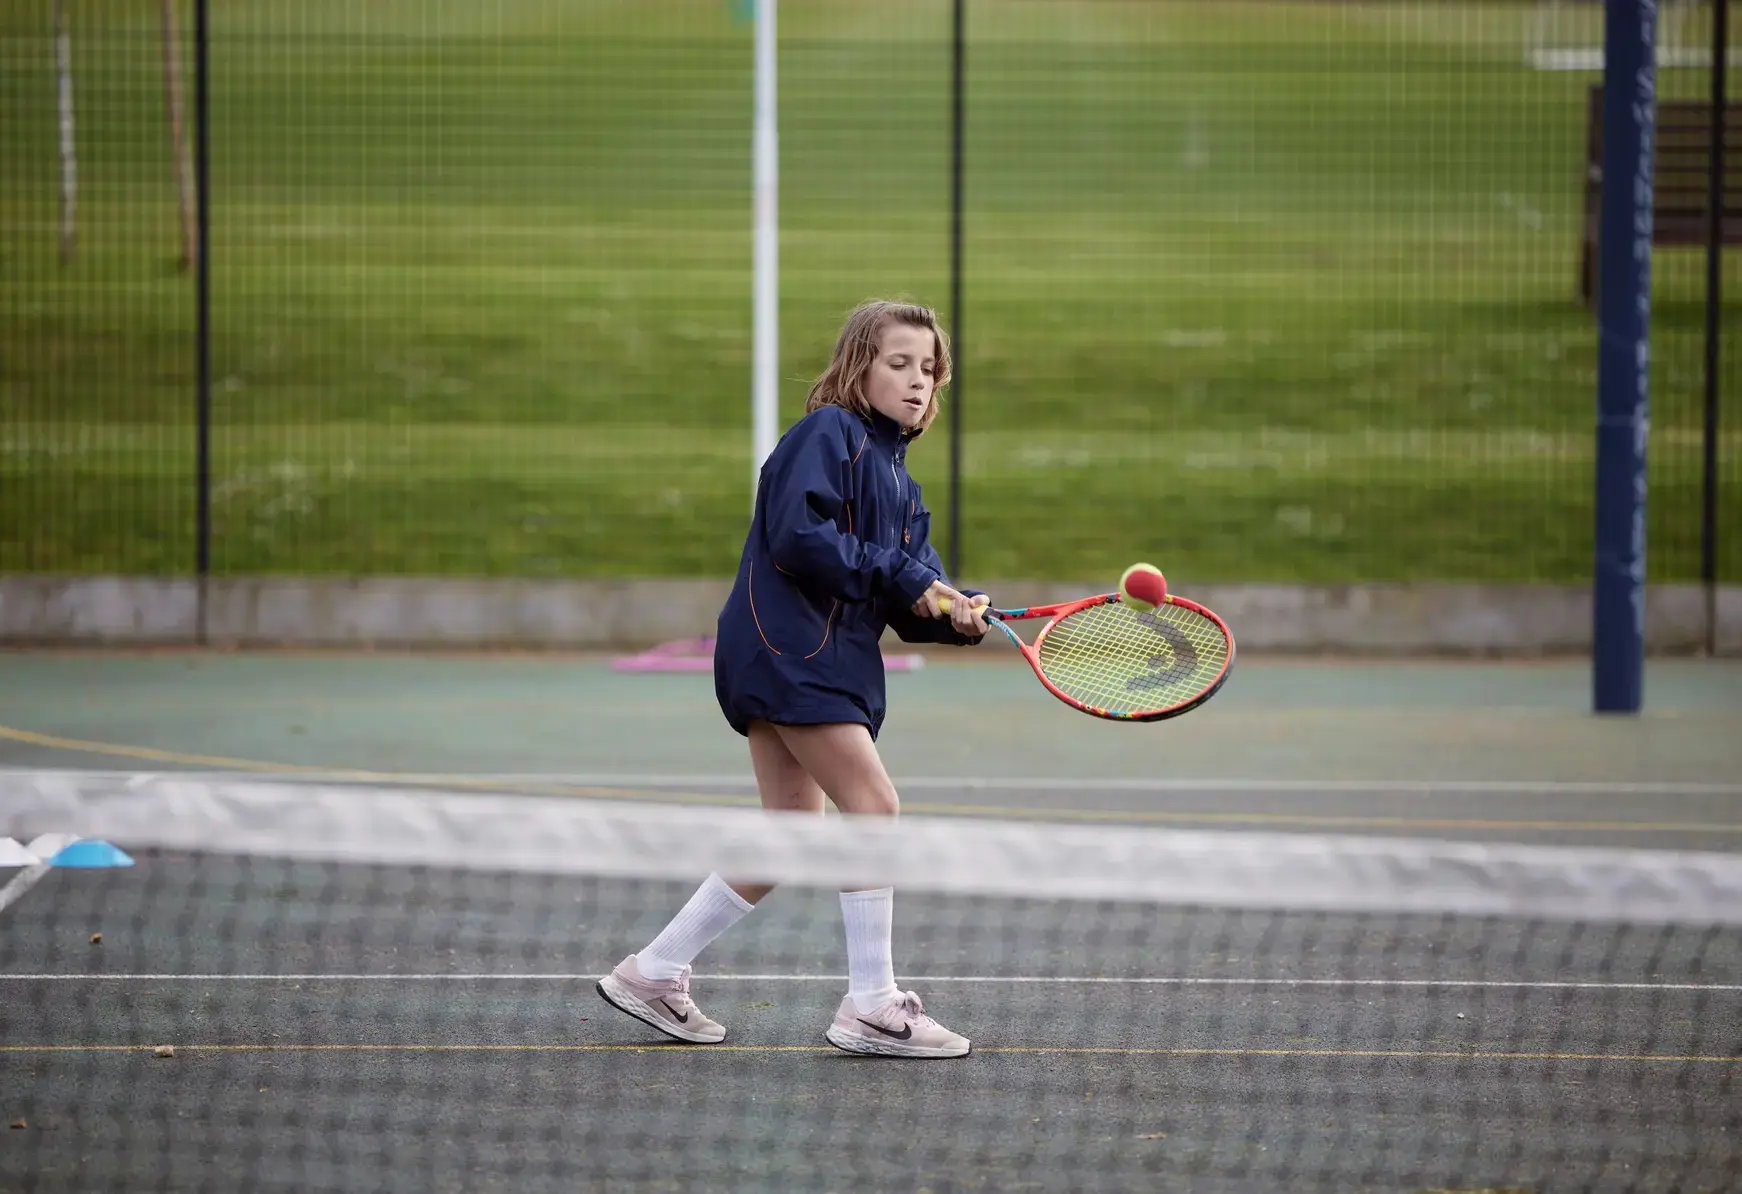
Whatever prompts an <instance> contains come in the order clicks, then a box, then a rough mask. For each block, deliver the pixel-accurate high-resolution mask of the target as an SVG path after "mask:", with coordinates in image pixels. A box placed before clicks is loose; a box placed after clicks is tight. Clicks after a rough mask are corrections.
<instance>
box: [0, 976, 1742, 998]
mask: <svg viewBox="0 0 1742 1194" xmlns="http://www.w3.org/2000/svg"><path fill="white" fill-rule="evenodd" d="M604 977H605V975H604V973H603V972H600V973H597V974H580V973H576V974H564V973H539V974H513V973H493V974H360V973H348V974H0V982H202V983H203V982H263V983H291V982H371V983H372V982H385V983H402V982H438V983H444V982H446V983H452V982H595V981H597V980H599V979H601V978H604ZM691 978H692V981H696V982H731V983H844V982H846V981H847V976H846V975H844V974H697V975H692V976H691ZM901 981H902V982H904V983H916V984H927V983H981V984H988V985H997V984H1000V983H1006V984H1010V985H1013V986H1045V985H1049V984H1053V985H1059V986H1110V987H1112V986H1133V987H1364V988H1377V987H1392V988H1398V989H1403V990H1428V989H1431V988H1447V989H1451V990H1531V991H1684V992H1685V991H1698V992H1704V993H1708V994H1742V983H1609V982H1579V981H1566V982H1560V981H1555V980H1540V981H1538V980H1523V979H1520V980H1509V979H1479V978H1478V979H1437V978H1192V977H1188V976H1184V975H1179V976H1165V975H1162V976H1138V977H1132V978H1119V977H1097V976H1085V975H999V974H924V975H918V976H915V977H912V978H904V979H902V980H901Z"/></svg>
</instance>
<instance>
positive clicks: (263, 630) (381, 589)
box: [0, 575, 1742, 656]
mask: <svg viewBox="0 0 1742 1194" xmlns="http://www.w3.org/2000/svg"><path fill="white" fill-rule="evenodd" d="M980 583H981V584H983V587H984V588H985V589H986V590H987V591H988V592H990V593H992V594H993V595H994V599H995V600H996V601H997V602H998V603H999V604H1000V605H1005V606H1018V605H1034V604H1040V603H1042V602H1046V601H1054V600H1061V599H1064V598H1069V597H1076V596H1081V595H1083V594H1085V593H1089V592H1093V591H1095V590H1094V586H1092V585H1088V584H1081V585H1079V584H1071V583H1065V582H1058V583H1052V582H1049V583H1044V584H1043V583H1035V582H1018V581H1011V582H1004V583H986V582H980ZM728 587H729V582H728V581H727V580H725V579H720V580H625V581H590V580H573V581H562V580H464V579H434V578H429V579H426V578H402V577H379V578H365V579H356V580H347V579H331V578H311V577H226V578H224V579H222V580H213V581H210V582H208V584H207V587H206V593H205V608H204V623H205V625H204V631H205V636H204V637H205V641H206V642H209V643H211V644H214V645H225V646H268V645H270V646H338V647H551V648H569V649H573V648H592V649H622V648H634V647H643V646H650V645H652V644H654V643H658V642H663V641H666V640H669V639H674V638H684V637H690V636H696V635H706V634H711V633H713V628H714V618H715V615H716V614H717V612H718V610H719V608H720V604H721V602H722V601H723V600H724V599H725V596H726V591H727V589H728ZM1175 589H1176V591H1177V592H1179V593H1181V594H1182V595H1184V596H1188V597H1191V598H1193V599H1195V600H1197V601H1199V602H1201V603H1202V604H1204V605H1207V606H1209V607H1210V608H1211V609H1213V610H1215V611H1216V612H1217V613H1218V614H1220V615H1222V617H1223V618H1224V619H1225V620H1226V621H1227V622H1228V624H1229V626H1230V627H1231V628H1232V629H1233V631H1234V636H1235V639H1236V641H1237V642H1238V643H1239V645H1240V647H1241V649H1242V650H1245V651H1275V652H1363V653H1390V654H1424V653H1426V654H1506V655H1536V654H1557V653H1568V652H1584V651H1587V650H1588V649H1589V647H1590V635H1591V597H1590V590H1589V588H1588V587H1587V586H1567V587H1562V586H1554V585H1458V584H1415V585H1401V584H1398V585H1389V584H1371V585H1340V586H1327V587H1309V586H1297V585H1216V584H1206V585H1192V584H1190V583H1181V584H1178V585H1176V586H1175ZM1646 613H1647V616H1646V634H1647V643H1648V647H1649V649H1650V650H1651V651H1653V652H1655V653H1693V652H1697V651H1699V650H1700V649H1701V648H1702V645H1703V643H1704V639H1705V593H1704V591H1703V590H1702V589H1701V588H1700V587H1698V586H1696V585H1658V586H1654V587H1653V588H1651V589H1650V590H1649V592H1648V599H1647V605H1646ZM200 623H201V602H200V590H199V585H198V583H197V582H195V581H193V580H185V579H158V578H149V577H59V576H31V575H4V576H0V643H7V644H14V645H16V644H26V643H34V644H80V643H83V644H112V645H127V644H136V645H146V644H172V643H195V642H199V641H200V640H201V635H200V630H201V626H200ZM1718 625H1719V639H1718V644H1719V653H1720V654H1724V655H1732V656H1742V586H1728V587H1725V588H1722V589H1720V591H1719V595H1718Z"/></svg>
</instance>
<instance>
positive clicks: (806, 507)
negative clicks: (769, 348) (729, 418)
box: [762, 408, 939, 608]
mask: <svg viewBox="0 0 1742 1194" xmlns="http://www.w3.org/2000/svg"><path fill="white" fill-rule="evenodd" d="M850 418H851V416H848V415H846V414H845V412H841V411H838V410H835V409H834V408H830V409H829V410H828V411H825V412H818V414H817V415H812V416H810V417H808V418H805V419H802V420H800V421H799V422H798V423H797V424H796V425H795V426H794V427H793V428H792V430H791V431H789V432H787V434H786V438H785V439H784V440H783V441H782V442H781V444H780V445H779V447H778V448H777V449H776V450H775V452H774V453H773V454H772V455H771V456H770V457H769V459H768V463H767V465H766V466H765V467H764V469H763V472H762V485H763V486H764V487H765V488H766V492H767V500H766V502H765V504H764V506H763V527H764V535H765V541H766V543H767V546H768V554H769V558H770V559H772V560H773V562H774V565H775V566H776V567H777V568H780V569H781V570H782V571H785V572H788V573H791V574H792V575H793V576H795V577H798V578H799V579H800V580H803V581H804V582H806V583H807V584H810V585H813V586H815V587H816V588H818V589H820V590H822V591H823V592H825V593H827V594H828V595H829V596H831V597H836V598H839V599H840V600H842V601H871V600H876V599H882V598H889V599H893V600H898V601H900V602H901V604H902V606H903V608H905V607H907V606H910V605H912V604H913V603H914V602H915V601H918V600H919V598H920V596H921V594H923V593H924V592H925V591H926V590H927V589H928V588H930V587H931V583H932V581H933V580H935V579H936V578H937V574H938V571H939V570H938V569H935V568H932V567H928V566H927V565H926V564H924V563H922V562H921V561H920V560H918V559H916V558H914V557H913V556H911V555H909V554H908V553H907V552H905V551H903V550H902V549H901V548H899V547H879V546H878V545H876V544H875V543H867V542H866V541H864V540H863V539H860V538H859V537H858V536H856V535H854V534H853V533H852V529H851V528H852V520H851V519H852V511H851V507H850V506H849V505H848V502H849V499H850V497H851V495H850V494H849V492H848V487H849V486H850V485H851V478H852V475H853V456H852V452H853V448H854V445H853V443H852V440H851V438H850V436H849V434H848V432H849V430H850V429H849V427H848V425H847V420H848V419H850ZM843 511H846V513H847V520H848V521H847V525H848V529H847V530H845V531H843V530H841V529H840V527H839V526H838V525H837V520H838V519H840V517H841V515H842V512H843Z"/></svg>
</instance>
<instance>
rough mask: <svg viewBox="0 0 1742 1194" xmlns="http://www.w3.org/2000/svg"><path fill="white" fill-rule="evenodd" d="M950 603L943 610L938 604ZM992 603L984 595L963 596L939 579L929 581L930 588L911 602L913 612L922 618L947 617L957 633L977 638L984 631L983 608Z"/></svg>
mask: <svg viewBox="0 0 1742 1194" xmlns="http://www.w3.org/2000/svg"><path fill="white" fill-rule="evenodd" d="M943 601H948V602H949V603H950V608H949V610H948V611H945V610H944V608H943V606H942V605H941V604H940V603H941V602H943ZM991 604H992V599H991V598H990V597H986V596H980V597H973V598H969V597H964V596H963V595H962V594H960V593H958V592H957V591H956V590H954V589H952V588H951V587H950V586H949V585H946V584H945V583H944V582H943V581H941V580H934V581H932V582H931V588H929V589H927V590H926V591H925V592H924V593H922V594H921V595H920V598H919V600H918V601H916V602H914V603H913V612H914V613H916V614H918V615H919V616H920V617H922V618H945V617H947V618H949V620H950V624H951V625H952V626H954V627H955V628H956V630H957V632H958V633H960V634H966V635H971V636H973V637H974V638H979V637H981V636H982V635H984V634H985V633H986V614H985V612H984V611H985V609H986V607H987V606H988V605H991Z"/></svg>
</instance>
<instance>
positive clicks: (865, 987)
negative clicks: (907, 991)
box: [841, 887, 901, 1016]
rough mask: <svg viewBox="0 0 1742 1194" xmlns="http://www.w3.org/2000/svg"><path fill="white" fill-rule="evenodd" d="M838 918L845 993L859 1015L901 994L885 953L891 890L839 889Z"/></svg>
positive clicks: (890, 928)
mask: <svg viewBox="0 0 1742 1194" xmlns="http://www.w3.org/2000/svg"><path fill="white" fill-rule="evenodd" d="M841 919H842V920H843V921H845V922H846V925H847V994H848V995H849V996H851V997H852V1000H853V1006H854V1007H856V1008H858V1009H859V1014H860V1015H862V1016H863V1015H869V1014H870V1013H872V1012H874V1011H876V1010H877V1009H878V1008H880V1007H882V1006H883V1005H884V1004H886V1003H888V1002H889V1001H890V1000H891V999H894V998H895V997H896V996H897V995H899V994H901V992H900V991H898V990H896V989H895V964H894V963H893V962H892V961H891V960H890V956H889V937H890V933H891V932H892V931H893V929H894V927H895V889H894V888H893V887H880V888H878V889H877V890H875V891H843V892H842V893H841Z"/></svg>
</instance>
